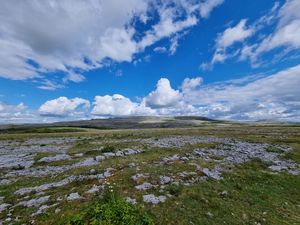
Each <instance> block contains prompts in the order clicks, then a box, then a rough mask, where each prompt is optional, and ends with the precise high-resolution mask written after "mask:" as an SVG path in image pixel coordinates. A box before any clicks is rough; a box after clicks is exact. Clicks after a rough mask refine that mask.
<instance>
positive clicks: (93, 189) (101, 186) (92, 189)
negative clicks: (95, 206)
mask: <svg viewBox="0 0 300 225" xmlns="http://www.w3.org/2000/svg"><path fill="white" fill-rule="evenodd" d="M103 189H104V186H103V185H93V187H92V188H91V189H89V190H88V191H87V193H89V194H94V193H96V192H98V191H100V190H103Z"/></svg>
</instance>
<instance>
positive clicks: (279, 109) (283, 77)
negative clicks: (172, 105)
mask: <svg viewBox="0 0 300 225" xmlns="http://www.w3.org/2000/svg"><path fill="white" fill-rule="evenodd" d="M299 73H300V65H298V66H295V67H292V68H288V69H286V70H283V71H280V72H277V73H275V74H272V75H269V76H265V77H262V76H261V75H259V76H256V78H257V79H256V80H251V78H249V79H246V78H244V79H243V82H240V81H239V80H238V81H237V82H235V81H234V80H233V81H232V82H227V83H224V84H222V83H221V84H220V83H217V84H212V85H208V86H202V88H201V89H197V90H194V91H190V92H188V93H185V95H184V97H185V98H184V101H186V102H188V103H189V104H192V105H194V106H197V105H198V106H202V107H203V108H202V109H203V110H204V111H206V112H207V113H206V114H205V115H207V116H209V117H217V118H218V117H219V118H220V117H224V118H225V117H226V118H232V119H251V120H255V119H258V118H259V119H263V118H264V119H282V120H283V119H285V120H292V121H295V120H297V121H299V120H300V113H299V112H300V102H299V96H300V89H299V87H298V86H299V83H300V76H299ZM247 81H248V82H247ZM216 104H217V105H218V107H217V109H218V110H217V112H218V113H217V114H216V110H215V109H214V106H215V105H216ZM222 107H224V109H223V110H219V109H220V108H221V109H222ZM225 109H226V110H225ZM258 115H260V116H259V117H258Z"/></svg>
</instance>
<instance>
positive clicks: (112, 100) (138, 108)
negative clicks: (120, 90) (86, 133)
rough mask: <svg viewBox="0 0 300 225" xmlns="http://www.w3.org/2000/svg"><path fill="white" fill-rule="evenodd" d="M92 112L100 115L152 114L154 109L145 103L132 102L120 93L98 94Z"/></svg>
mask: <svg viewBox="0 0 300 225" xmlns="http://www.w3.org/2000/svg"><path fill="white" fill-rule="evenodd" d="M93 105H94V108H93V110H92V114H94V115H99V116H133V115H151V114H154V111H153V110H152V109H150V108H148V107H145V105H144V104H143V103H141V104H138V103H135V102H132V101H131V100H130V99H129V98H126V97H124V96H123V95H120V94H114V95H112V96H110V95H105V96H96V97H95V101H94V103H93Z"/></svg>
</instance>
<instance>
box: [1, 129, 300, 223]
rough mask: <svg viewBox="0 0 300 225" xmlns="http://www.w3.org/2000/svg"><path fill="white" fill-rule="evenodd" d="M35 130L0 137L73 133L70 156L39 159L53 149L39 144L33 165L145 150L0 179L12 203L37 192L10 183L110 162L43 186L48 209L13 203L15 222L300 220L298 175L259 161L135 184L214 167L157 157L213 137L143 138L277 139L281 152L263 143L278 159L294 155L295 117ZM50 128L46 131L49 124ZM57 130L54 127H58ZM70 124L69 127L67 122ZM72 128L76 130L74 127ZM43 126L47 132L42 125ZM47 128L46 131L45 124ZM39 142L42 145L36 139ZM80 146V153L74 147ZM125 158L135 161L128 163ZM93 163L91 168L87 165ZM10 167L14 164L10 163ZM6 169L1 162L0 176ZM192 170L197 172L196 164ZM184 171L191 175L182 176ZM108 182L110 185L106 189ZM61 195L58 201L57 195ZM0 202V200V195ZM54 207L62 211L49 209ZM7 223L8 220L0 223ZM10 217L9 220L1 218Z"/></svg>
mask: <svg viewBox="0 0 300 225" xmlns="http://www.w3.org/2000/svg"><path fill="white" fill-rule="evenodd" d="M39 129H42V130H40V131H41V132H35V131H37V130H35V131H34V132H28V130H25V131H24V130H23V131H20V130H18V131H16V130H15V131H13V130H10V131H9V132H6V133H1V134H0V140H9V141H14V140H20V141H22V140H26V139H28V138H37V139H38V138H48V137H75V138H76V141H75V142H73V143H72V144H71V147H70V148H69V149H68V150H67V151H66V154H69V155H70V156H71V157H72V159H71V160H68V161H63V160H61V161H57V162H50V163H39V162H37V161H38V160H39V159H41V158H43V157H47V156H53V155H55V154H57V153H56V152H52V151H51V152H39V153H36V154H35V155H34V157H33V159H34V161H35V163H34V164H33V168H35V167H36V166H62V165H66V164H72V163H76V162H79V161H81V160H82V159H85V158H87V157H89V158H95V156H97V155H101V154H103V153H105V152H116V151H118V150H119V149H124V148H132V149H141V150H143V153H140V154H136V155H130V156H125V157H111V158H108V159H105V160H103V161H101V163H99V164H98V165H92V166H87V167H80V168H74V169H72V170H67V171H64V172H62V173H58V174H55V175H53V176H42V177H16V178H14V179H13V182H12V183H11V184H7V185H1V186H0V196H2V197H4V200H3V202H5V203H9V204H16V203H18V202H20V201H21V200H24V199H27V200H29V199H34V198H37V197H39V195H37V194H38V193H36V192H32V193H29V194H28V197H25V196H26V195H24V196H19V195H16V194H15V191H17V190H19V189H20V188H24V187H34V186H38V185H43V184H46V183H50V182H58V181H61V180H63V179H65V178H67V177H70V176H73V175H74V176H79V175H82V176H88V175H91V174H101V173H103V172H104V171H105V170H106V168H109V167H113V168H115V169H116V170H115V171H114V175H113V176H112V177H109V178H107V179H105V181H104V180H101V179H100V180H99V179H91V180H83V181H74V182H71V183H69V184H67V185H65V186H61V187H55V188H50V189H47V190H44V191H43V192H44V193H43V195H50V196H51V197H50V198H49V201H47V202H46V203H45V204H46V205H49V206H51V205H53V204H56V203H58V205H57V206H55V207H52V208H49V209H47V210H46V211H45V212H43V213H41V214H40V215H38V216H36V217H34V218H33V217H32V216H31V214H32V213H34V212H36V211H37V210H38V208H39V207H32V208H26V207H23V206H17V207H15V208H14V210H13V211H12V212H11V214H12V215H11V218H16V217H19V219H20V221H19V222H17V223H13V224H18V223H19V224H29V223H30V221H31V220H32V219H34V222H35V224H43V225H47V224H61V225H62V224H64V225H65V224H66V225H83V224H91V225H96V224H99V225H118V224H124V225H125V224H126V225H127V224H129V225H130V224H134V225H135V224H140V225H146V224H157V225H172V224H174V225H175V224H176V225H177V224H178V225H186V224H191V225H193V224H194V225H196V224H197V225H198V224H201V225H202V224H203V225H205V224H230V225H231V224H232V225H235V224H237V225H243V224H245V225H248V224H249V225H250V224H251V225H252V224H259V223H260V224H262V225H265V224H275V225H281V224H299V221H300V216H299V215H300V207H299V204H300V193H299V187H300V176H299V175H291V174H288V173H285V172H281V173H277V174H276V173H272V172H271V171H270V169H269V168H268V165H266V164H265V163H264V162H262V161H260V160H255V159H254V160H252V161H251V162H248V163H245V164H242V165H240V166H236V167H232V168H231V169H228V171H226V173H225V174H224V175H223V177H224V179H222V180H219V181H218V180H213V179H207V180H202V181H200V182H196V183H195V184H189V185H176V184H170V185H166V187H165V188H164V189H163V190H159V189H158V188H153V189H149V190H142V191H138V190H137V189H136V188H135V186H136V185H139V184H142V183H144V182H150V183H151V184H153V185H157V186H158V185H160V183H159V182H160V176H173V177H178V176H179V175H178V174H179V173H181V172H183V171H185V172H187V173H192V172H194V173H195V171H196V166H195V165H198V166H199V167H201V168H209V169H211V168H213V167H214V166H215V164H216V162H215V161H214V160H222V157H214V158H213V160H211V161H209V160H203V159H201V158H195V159H194V160H192V161H189V162H183V161H174V162H172V163H166V164H163V165H162V164H160V162H161V160H162V158H165V157H172V156H174V155H178V156H186V155H189V154H192V152H193V150H194V149H195V148H199V149H200V148H205V149H213V148H215V147H216V146H217V145H218V144H219V143H205V144H187V145H185V146H183V147H182V148H171V147H170V148H158V147H151V146H148V145H146V144H145V143H142V142H141V141H140V140H141V139H148V138H151V139H154V140H155V139H156V141H158V140H159V139H160V138H162V137H169V136H173V135H188V136H215V137H226V138H235V139H239V140H245V141H249V142H255V143H268V144H275V146H276V145H277V144H278V145H280V146H286V147H291V151H289V152H287V153H284V152H283V151H282V150H281V149H280V148H277V147H270V148H268V149H267V150H268V151H269V152H273V153H276V154H277V153H279V154H280V157H282V158H284V159H289V160H293V161H295V162H298V163H300V126H298V125H290V126H289V125H266V126H262V125H241V124H229V123H228V124H225V125H224V124H222V126H219V124H205V125H203V126H202V127H196V128H171V129H140V130H134V129H133V130H129V129H128V130H95V129H85V128H80V129H77V128H39ZM49 129H50V130H51V132H50V131H49ZM56 129H57V130H59V131H57V130H56ZM70 129H71V130H70ZM73 129H75V130H78V131H74V132H73V131H72V130H73ZM46 131H47V132H46ZM48 131H49V132H48ZM16 145H18V144H16ZM40 147H45V146H44V145H43V146H40ZM78 153H80V154H81V153H82V154H81V155H82V156H80V155H79V156H76V154H78ZM130 164H132V165H134V166H132V165H131V166H130ZM91 170H94V173H91V172H90V171H91ZM13 171H14V172H16V171H18V170H13ZM6 172H7V171H6V170H0V176H1V177H2V176H3V177H4V174H5V173H6ZM138 173H140V174H149V177H148V178H143V177H141V178H139V179H137V180H136V181H134V180H133V179H132V178H131V177H132V176H133V175H136V174H138ZM196 176H198V177H202V176H203V174H201V172H199V171H197V173H196ZM185 179H190V177H189V176H187V177H185V178H182V181H185ZM104 182H106V186H107V187H108V186H109V184H107V183H110V184H114V185H113V187H111V188H105V189H104V190H100V191H99V192H97V193H95V194H88V193H87V192H86V191H87V190H89V189H90V188H91V187H93V185H104V184H105V183H104ZM111 190H112V191H111ZM71 192H78V193H79V194H80V196H82V198H81V199H78V200H75V201H71V202H70V201H67V200H66V196H68V194H70V193H71ZM145 194H154V195H155V196H159V195H164V196H168V197H167V199H166V201H165V202H161V203H159V204H157V205H153V204H150V203H145V202H144V201H143V195H145ZM126 197H131V198H135V199H136V201H137V204H136V205H132V204H130V203H127V202H126V201H125V199H126ZM58 198H61V199H62V200H61V201H59V202H58V201H57V199H58ZM0 204H1V203H0ZM56 208H59V209H60V212H57V213H55V209H56ZM7 214H8V212H4V213H0V220H5V218H6V217H7ZM3 224H6V223H3ZM7 224H9V223H7Z"/></svg>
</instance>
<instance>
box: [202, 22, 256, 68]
mask: <svg viewBox="0 0 300 225" xmlns="http://www.w3.org/2000/svg"><path fill="white" fill-rule="evenodd" d="M246 23H247V20H246V19H242V20H241V21H240V22H239V23H238V24H237V25H236V26H234V27H229V28H227V29H226V30H225V31H224V32H223V33H221V34H219V35H218V37H217V39H216V51H215V53H214V55H213V58H212V60H211V63H210V67H211V66H212V65H213V64H215V63H217V62H221V63H223V62H224V61H225V60H227V59H228V58H231V57H234V56H236V55H238V54H239V50H235V51H234V52H231V53H228V52H227V49H228V48H229V47H231V46H232V45H234V44H235V43H238V42H242V41H244V40H245V39H247V38H248V37H250V36H252V35H253V34H254V28H253V27H247V26H246ZM203 68H204V67H203Z"/></svg>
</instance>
